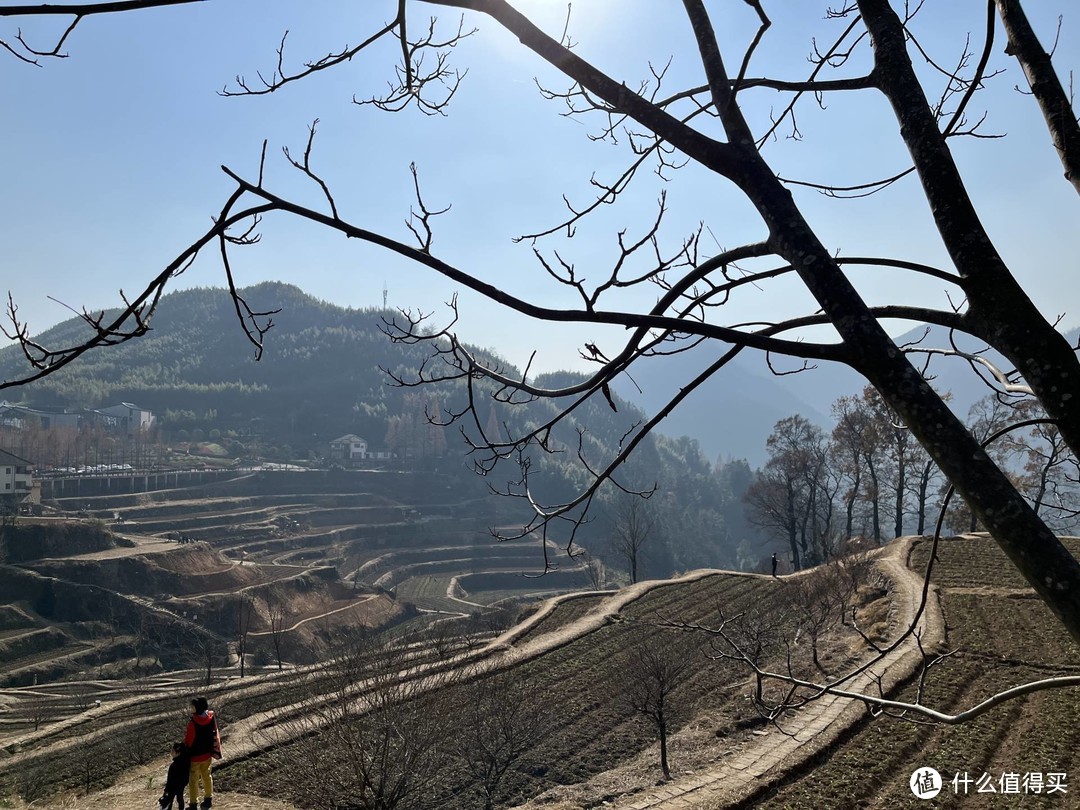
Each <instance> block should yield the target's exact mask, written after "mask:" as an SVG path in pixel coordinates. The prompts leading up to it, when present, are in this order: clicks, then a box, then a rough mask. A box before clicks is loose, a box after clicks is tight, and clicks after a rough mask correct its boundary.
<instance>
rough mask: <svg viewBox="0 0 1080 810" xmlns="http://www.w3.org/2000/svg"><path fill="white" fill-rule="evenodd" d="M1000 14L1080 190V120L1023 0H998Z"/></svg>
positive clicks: (1067, 171)
mask: <svg viewBox="0 0 1080 810" xmlns="http://www.w3.org/2000/svg"><path fill="white" fill-rule="evenodd" d="M996 2H997V10H998V14H1000V15H1001V22H1002V23H1003V24H1004V25H1005V33H1006V34H1008V37H1009V45H1008V47H1007V48H1006V52H1007V53H1009V54H1011V55H1012V56H1015V57H1016V61H1018V62H1019V63H1020V66H1021V67H1022V68H1023V69H1024V73H1025V74H1026V75H1027V79H1028V84H1029V85H1030V87H1031V95H1033V96H1034V97H1035V100H1036V101H1037V102H1038V103H1039V108H1040V109H1041V110H1042V114H1043V118H1044V119H1045V120H1046V126H1047V128H1048V129H1049V130H1050V139H1051V140H1052V141H1053V142H1054V148H1055V149H1057V153H1058V157H1059V158H1061V165H1062V166H1063V167H1064V168H1065V179H1066V180H1068V181H1069V182H1070V183H1072V185H1073V188H1075V189H1076V191H1077V193H1080V124H1078V123H1077V121H1076V115H1075V113H1074V112H1073V108H1072V104H1071V103H1070V99H1069V96H1068V95H1067V94H1066V93H1065V89H1064V88H1063V87H1062V86H1061V80H1060V79H1059V78H1058V75H1057V72H1056V71H1055V70H1054V66H1053V64H1052V63H1051V61H1050V54H1048V53H1047V52H1046V49H1045V48H1043V46H1042V43H1040V42H1039V38H1038V37H1037V36H1036V35H1035V31H1034V30H1032V28H1031V24H1030V23H1029V22H1028V18H1027V15H1026V14H1024V9H1023V7H1022V6H1021V5H1020V0H996Z"/></svg>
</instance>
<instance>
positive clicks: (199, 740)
mask: <svg viewBox="0 0 1080 810" xmlns="http://www.w3.org/2000/svg"><path fill="white" fill-rule="evenodd" d="M191 708H192V710H193V711H192V714H191V720H189V721H188V727H187V733H186V734H185V735H184V748H185V749H187V751H188V753H189V754H190V755H191V776H190V778H189V779H188V810H198V808H199V807H200V805H198V804H197V802H198V801H199V782H200V781H202V785H203V801H202V805H201V807H202V810H209V808H211V807H213V804H214V780H213V779H212V778H211V777H210V762H211V760H214V759H221V735H219V734H218V727H217V720H215V719H214V713H213V712H212V711H210V708H209V704H208V703H207V702H206V698H204V697H197V698H194V699H193V700H192V701H191Z"/></svg>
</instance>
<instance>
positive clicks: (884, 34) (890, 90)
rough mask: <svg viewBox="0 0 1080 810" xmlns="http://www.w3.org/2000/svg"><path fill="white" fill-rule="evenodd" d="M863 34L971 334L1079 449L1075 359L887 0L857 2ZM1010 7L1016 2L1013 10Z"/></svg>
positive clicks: (1079, 372)
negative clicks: (1011, 252) (1030, 292)
mask: <svg viewBox="0 0 1080 810" xmlns="http://www.w3.org/2000/svg"><path fill="white" fill-rule="evenodd" d="M858 5H859V10H860V11H861V12H862V15H863V19H864V21H865V22H866V27H867V30H868V31H869V32H870V35H871V38H872V41H873V47H874V59H875V71H874V72H875V75H876V76H877V79H878V86H879V88H880V89H881V91H882V92H883V93H884V94H885V96H886V98H887V99H888V100H889V103H890V104H891V105H892V107H893V111H894V112H895V114H896V117H897V119H898V120H899V122H900V134H901V136H902V137H903V139H904V143H905V144H906V145H907V147H908V151H909V152H910V153H911V156H912V159H913V161H914V163H915V168H916V169H917V171H918V175H919V179H920V181H921V183H922V186H923V190H924V192H925V194H926V199H927V201H928V203H929V204H930V210H931V213H932V214H933V216H934V222H935V224H936V225H937V228H938V232H939V233H940V234H941V238H942V241H943V242H944V245H945V248H946V249H947V250H948V252H949V256H950V258H951V259H952V261H953V264H954V265H955V266H956V269H957V272H959V274H960V276H961V278H962V279H963V288H964V291H965V292H966V293H967V296H968V302H969V309H968V311H967V313H965V315H964V321H965V323H966V324H967V325H968V326H969V327H970V331H971V332H972V334H975V335H978V336H979V337H981V338H982V339H984V340H986V341H987V342H988V343H990V345H992V346H993V347H994V348H995V349H997V350H998V351H1000V352H1001V353H1002V354H1003V355H1005V357H1007V358H1008V360H1009V362H1010V363H1012V364H1013V365H1014V366H1015V367H1016V368H1017V369H1018V370H1019V371H1020V373H1021V374H1022V375H1023V377H1024V380H1025V381H1026V382H1027V383H1028V385H1030V386H1031V388H1032V390H1033V391H1034V392H1035V395H1036V396H1037V397H1038V398H1039V400H1040V402H1041V403H1042V405H1043V407H1044V408H1045V409H1046V412H1047V414H1049V415H1050V416H1051V417H1052V418H1054V419H1057V420H1058V427H1059V430H1060V431H1061V434H1062V436H1063V437H1064V439H1065V441H1066V442H1067V443H1068V445H1069V447H1071V448H1072V450H1073V452H1074V453H1077V454H1080V363H1078V362H1077V359H1076V355H1075V354H1074V352H1073V350H1072V347H1070V346H1069V344H1068V341H1066V340H1065V338H1064V337H1063V336H1062V335H1061V334H1060V333H1059V332H1058V331H1057V330H1055V329H1054V328H1053V326H1051V325H1050V324H1049V323H1048V322H1047V321H1046V319H1045V318H1044V317H1043V316H1042V314H1041V313H1040V312H1039V311H1038V310H1037V309H1036V308H1035V305H1034V304H1033V303H1032V302H1031V299H1030V298H1028V296H1027V294H1026V293H1025V292H1024V290H1023V288H1022V287H1021V286H1020V285H1019V284H1018V283H1017V282H1016V279H1015V278H1014V277H1013V276H1012V274H1011V273H1010V272H1009V269H1008V267H1007V266H1006V265H1005V262H1004V261H1003V260H1002V258H1001V256H1000V255H999V254H998V252H997V249H996V248H995V247H994V245H993V243H992V242H991V241H990V238H989V236H988V235H987V233H986V230H985V228H983V225H982V223H981V222H980V220H979V217H978V214H977V213H976V211H975V207H974V206H973V205H972V203H971V199H970V198H969V196H968V193H967V189H966V188H965V187H964V183H963V179H962V178H961V177H960V173H959V171H958V170H957V168H956V164H955V162H954V161H953V159H952V155H951V153H950V152H949V148H948V146H947V144H946V142H945V138H944V136H943V135H942V134H941V132H940V130H939V129H938V122H937V120H936V119H935V117H934V115H933V113H932V111H931V109H930V105H929V104H928V103H927V100H926V96H925V94H924V93H923V90H922V87H921V85H920V84H919V81H918V79H917V77H916V76H915V72H914V70H913V69H912V66H911V59H910V57H909V56H908V53H907V49H906V42H905V36H904V30H903V26H902V25H901V24H900V20H899V18H897V16H896V14H895V12H894V11H893V9H892V8H891V7H890V6H889V4H888V2H886V0H859V3H858ZM1013 8H1014V9H1015V8H1017V7H1016V6H1014V7H1013Z"/></svg>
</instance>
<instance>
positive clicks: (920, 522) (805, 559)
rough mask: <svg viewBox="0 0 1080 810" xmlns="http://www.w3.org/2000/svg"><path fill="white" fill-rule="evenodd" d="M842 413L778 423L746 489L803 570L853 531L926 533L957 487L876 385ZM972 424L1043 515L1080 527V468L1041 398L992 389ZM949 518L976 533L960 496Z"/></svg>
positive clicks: (760, 517) (873, 535)
mask: <svg viewBox="0 0 1080 810" xmlns="http://www.w3.org/2000/svg"><path fill="white" fill-rule="evenodd" d="M832 413H833V417H834V418H835V420H836V421H835V425H834V427H833V429H832V432H831V434H826V432H825V431H824V430H822V429H821V428H819V427H818V426H816V425H814V424H812V423H811V422H810V421H809V420H808V419H806V418H804V417H802V416H799V415H795V416H789V417H786V418H784V419H781V420H780V421H779V422H777V423H776V426H775V427H774V429H773V432H772V433H771V434H770V436H769V438H768V450H769V460H768V462H767V463H766V464H765V467H764V468H763V469H762V470H761V471H760V473H759V474H758V476H757V478H756V480H755V481H754V483H753V485H752V486H751V487H750V489H749V490H748V492H747V494H746V502H747V505H748V507H749V510H750V517H751V519H752V520H753V521H754V522H755V523H756V524H757V525H759V526H761V527H762V528H763V529H765V530H767V531H769V532H772V533H774V534H776V535H779V536H781V537H783V539H784V540H785V542H786V543H787V545H788V548H789V549H790V553H791V562H792V565H793V566H794V568H795V569H800V568H803V567H805V566H809V565H814V564H816V563H819V562H822V561H824V560H826V559H828V558H829V557H831V556H832V555H833V553H834V551H835V549H836V547H837V543H838V542H840V541H841V540H846V539H848V538H852V537H866V538H870V539H872V540H874V541H875V542H876V543H881V542H882V541H883V540H885V539H888V538H891V537H899V536H901V535H903V534H905V533H907V532H913V533H915V534H923V533H925V532H926V531H927V525H928V522H932V521H933V520H934V519H935V517H936V509H937V506H938V505H939V504H940V502H941V499H942V494H943V490H944V489H945V487H947V484H948V482H947V481H946V480H945V479H944V477H943V476H942V475H941V472H940V470H939V468H938V466H937V464H936V463H935V462H934V460H933V459H932V458H931V457H930V455H929V454H928V453H927V452H926V450H925V449H923V447H922V446H921V445H919V444H918V443H917V442H916V441H914V439H913V438H912V435H911V432H910V431H909V430H908V428H907V427H906V425H905V424H904V423H903V421H902V420H901V418H900V417H899V416H898V415H897V414H896V413H895V412H894V411H893V410H892V409H891V408H889V406H888V405H887V404H886V403H885V401H884V400H883V399H882V398H881V396H879V395H878V393H877V392H876V391H875V390H874V389H873V388H872V387H869V386H868V387H867V388H866V389H864V391H863V393H862V395H861V396H843V397H840V398H839V399H837V400H836V402H835V403H834V404H833V408H832ZM967 423H968V426H969V428H970V430H971V432H972V434H973V435H974V436H976V437H977V438H978V439H979V440H980V441H985V442H988V443H987V452H989V454H990V455H991V457H992V458H993V459H994V460H995V461H996V462H997V464H998V465H999V466H1000V467H1001V468H1002V469H1003V470H1005V471H1007V473H1008V475H1009V477H1010V479H1011V480H1012V482H1013V485H1014V486H1015V487H1016V489H1017V490H1018V491H1019V492H1020V493H1021V494H1023V495H1024V496H1025V498H1026V499H1027V500H1028V502H1029V503H1030V504H1031V507H1032V508H1033V510H1034V511H1035V513H1036V514H1039V515H1040V516H1042V517H1043V519H1044V520H1046V521H1047V522H1048V523H1049V524H1050V525H1051V526H1053V527H1054V528H1056V529H1057V530H1059V531H1064V530H1068V529H1071V528H1073V527H1074V526H1075V525H1076V521H1077V517H1078V515H1080V512H1078V511H1077V507H1076V497H1077V495H1078V494H1080V468H1078V466H1077V461H1076V457H1075V456H1074V455H1073V454H1072V452H1071V451H1070V450H1069V448H1068V446H1067V445H1066V444H1065V442H1064V440H1063V438H1062V436H1061V433H1060V431H1059V430H1058V428H1057V427H1056V426H1055V425H1054V424H1053V423H1052V422H1050V421H1049V420H1047V419H1046V418H1045V417H1044V416H1043V415H1041V414H1040V413H1039V411H1038V408H1037V406H1036V404H1035V403H1033V402H1032V401H1031V400H1022V401H1020V402H1011V401H1009V400H1007V399H1005V398H1002V397H996V396H993V395H991V396H988V397H986V398H984V399H982V400H980V401H979V402H978V403H976V404H975V406H973V407H972V409H971V411H970V413H969V415H968V420H967ZM995 437H996V438H995ZM946 525H947V526H948V527H949V528H952V529H955V530H959V531H963V530H972V531H973V530H975V529H976V528H977V526H978V521H977V518H976V516H975V514H974V513H973V512H972V511H971V510H970V509H969V508H968V507H966V505H965V504H963V503H958V504H957V506H956V507H955V511H954V512H952V513H951V515H950V516H949V520H948V522H947V524H946Z"/></svg>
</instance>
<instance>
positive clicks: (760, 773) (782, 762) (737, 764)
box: [530, 537, 945, 810]
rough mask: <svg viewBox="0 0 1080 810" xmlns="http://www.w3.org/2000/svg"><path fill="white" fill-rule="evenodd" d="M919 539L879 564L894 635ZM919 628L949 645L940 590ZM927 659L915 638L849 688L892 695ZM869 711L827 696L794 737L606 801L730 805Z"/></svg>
mask: <svg viewBox="0 0 1080 810" xmlns="http://www.w3.org/2000/svg"><path fill="white" fill-rule="evenodd" d="M912 540H913V538H910V537H905V538H901V539H899V540H897V541H895V542H894V543H892V544H891V545H890V546H888V547H887V548H886V549H885V551H884V553H883V554H882V556H881V557H880V558H879V559H878V565H879V567H880V568H881V569H882V570H883V571H884V573H885V574H886V575H887V576H888V577H889V579H890V580H891V581H892V582H893V583H894V590H893V605H892V609H891V616H890V623H891V626H892V627H893V628H894V631H899V630H901V629H903V628H906V627H907V626H908V624H910V622H911V621H912V619H913V618H914V616H915V611H916V610H917V608H918V606H919V602H920V600H921V596H922V587H923V581H922V576H921V575H919V574H917V573H915V572H914V571H912V570H911V569H910V568H909V567H908V565H907V559H908V554H909V552H910V550H911V543H912ZM785 578H786V577H785ZM919 627H920V628H921V632H922V641H923V645H924V646H925V647H926V648H927V649H930V650H932V649H935V647H936V646H937V645H938V644H940V643H942V642H943V641H944V638H945V621H944V616H943V614H942V611H941V606H940V602H939V600H938V596H937V594H936V593H935V592H934V591H931V593H930V594H929V595H928V598H927V604H926V609H925V611H924V613H923V615H922V617H921V619H920V622H919ZM922 660H923V657H922V654H921V653H920V652H919V649H918V646H917V644H916V642H915V640H914V639H913V638H908V639H907V640H905V642H904V643H903V644H902V645H901V646H899V647H898V648H897V649H896V650H894V651H893V652H891V653H889V654H888V655H887V656H886V657H885V658H884V660H882V661H881V662H880V663H878V664H875V665H874V667H873V668H872V670H871V671H868V672H866V673H864V674H862V675H859V676H858V677H856V678H854V679H853V680H851V681H850V682H848V683H847V684H845V685H844V688H845V689H847V690H849V691H853V692H871V691H876V690H877V688H878V680H877V679H876V677H874V674H873V673H876V674H878V675H880V676H881V686H882V688H884V689H886V690H888V689H890V688H891V687H893V686H894V685H896V684H897V683H899V682H900V681H902V680H903V679H904V678H907V677H908V676H910V675H911V674H912V673H914V672H915V670H916V668H917V667H918V666H919V665H920V664H921V663H922ZM865 711H866V710H865V708H864V707H863V706H862V705H861V704H859V703H856V702H854V701H852V700H850V699H847V698H840V697H835V696H831V695H827V696H825V697H822V698H821V699H819V700H817V701H815V702H814V703H811V704H809V705H808V706H806V707H804V708H803V709H801V710H800V711H799V712H798V715H797V716H796V717H795V718H794V719H792V720H788V721H785V723H784V726H785V731H786V732H787V734H783V733H781V732H779V731H778V730H776V729H775V728H771V729H769V730H768V732H765V733H761V732H759V733H756V734H755V735H754V736H753V737H752V738H751V741H750V742H749V744H748V745H746V746H744V747H743V748H741V749H739V750H738V751H734V752H731V755H730V756H728V757H727V758H726V759H724V760H722V761H720V762H716V763H714V764H712V765H710V766H709V767H707V768H705V769H703V770H701V771H698V772H697V773H694V774H691V775H688V776H684V777H681V778H678V777H677V778H676V779H674V780H673V781H671V782H668V783H667V784H664V785H661V786H659V787H653V788H650V789H648V790H646V791H644V792H642V793H637V794H635V795H633V796H630V797H627V798H624V799H622V800H618V801H615V802H613V803H608V802H605V807H611V808H619V810H646V808H650V809H651V808H659V809H660V810H676V808H680V809H681V808H721V807H726V806H729V805H731V804H733V803H734V802H737V801H741V800H744V799H746V798H748V797H750V796H752V795H753V794H755V793H756V792H757V791H758V790H760V789H761V788H763V787H765V786H767V785H769V784H771V783H773V782H776V781H778V780H779V779H780V778H781V777H783V776H784V775H786V774H788V773H790V772H791V771H792V770H794V769H797V768H798V767H800V766H801V765H802V763H804V762H805V761H806V760H807V759H808V758H810V757H812V756H813V755H815V754H817V753H818V752H819V751H821V750H822V749H824V748H827V747H828V746H830V745H832V744H834V743H835V742H836V740H837V738H838V737H839V735H840V734H841V733H842V732H843V731H844V730H845V729H847V728H848V727H849V726H851V725H852V724H854V723H855V722H856V720H858V719H859V717H861V716H862V715H863V714H864V713H865ZM654 758H655V755H654ZM530 806H531V805H530ZM567 806H571V805H567ZM575 806H576V805H575Z"/></svg>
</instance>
